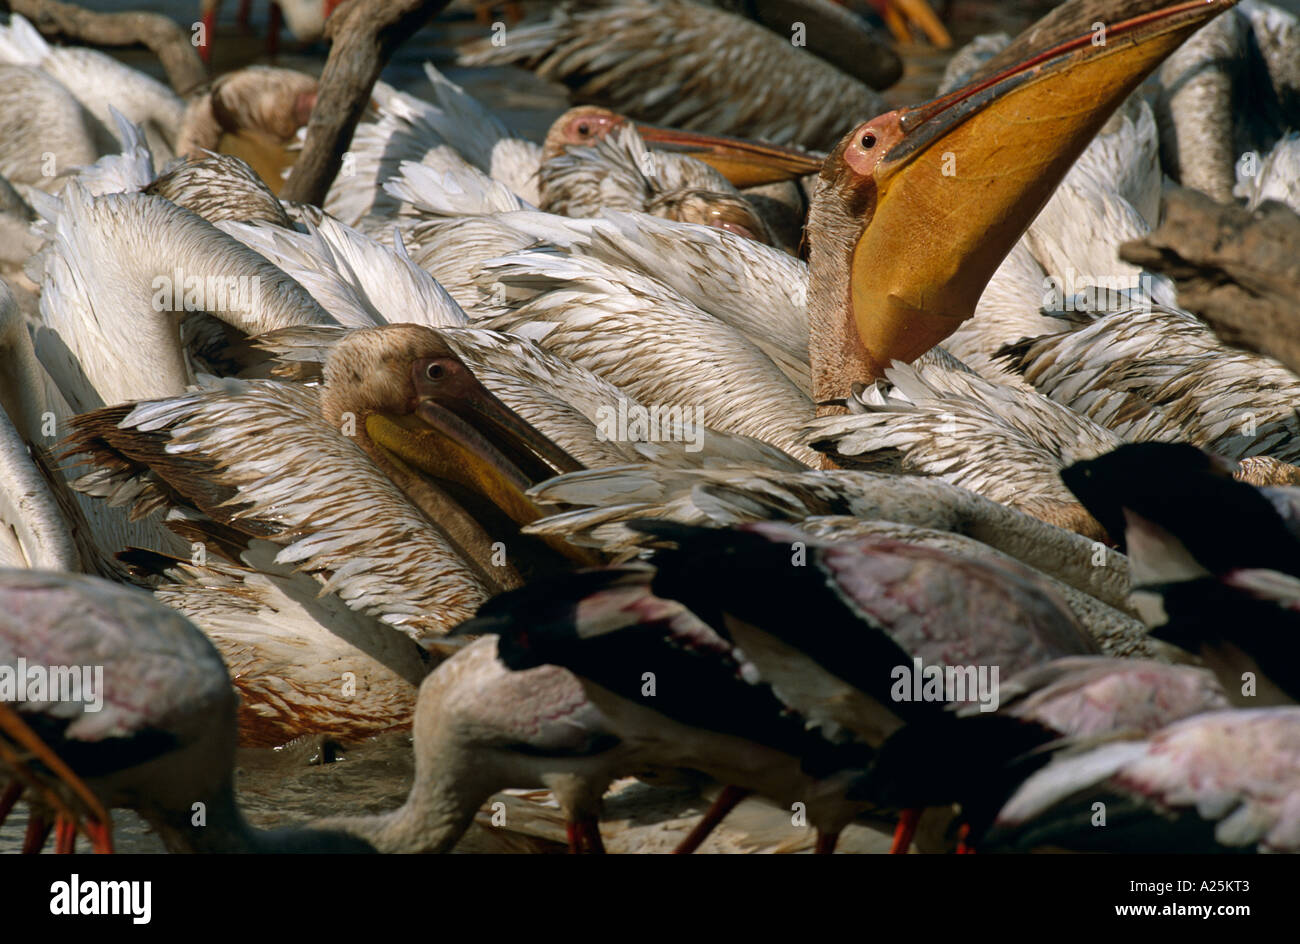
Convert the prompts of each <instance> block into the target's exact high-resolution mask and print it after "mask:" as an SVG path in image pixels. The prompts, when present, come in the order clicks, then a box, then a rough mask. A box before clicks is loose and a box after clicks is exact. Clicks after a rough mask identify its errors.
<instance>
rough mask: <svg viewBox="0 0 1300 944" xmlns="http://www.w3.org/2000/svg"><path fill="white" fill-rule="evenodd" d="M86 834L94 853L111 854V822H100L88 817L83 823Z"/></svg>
mask: <svg viewBox="0 0 1300 944" xmlns="http://www.w3.org/2000/svg"><path fill="white" fill-rule="evenodd" d="M83 828H84V829H85V832H86V835H87V836H88V837H89V838H90V847H91V849H92V850H93V851H94V853H95V854H96V855H112V853H113V824H112V823H101V822H99V821H98V820H93V819H88V820H86V822H85V824H84V825H83Z"/></svg>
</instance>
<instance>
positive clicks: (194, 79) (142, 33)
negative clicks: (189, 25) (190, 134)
mask: <svg viewBox="0 0 1300 944" xmlns="http://www.w3.org/2000/svg"><path fill="white" fill-rule="evenodd" d="M8 5H9V9H10V10H11V11H12V12H14V13H18V14H21V15H22V16H25V17H26V18H27V19H29V20H31V22H32V25H33V26H35V27H36V28H37V29H38V30H40V31H41V33H43V34H44V35H46V36H55V37H60V38H63V39H72V40H76V41H77V42H79V43H83V44H86V45H90V46H136V45H142V46H146V47H148V48H149V49H150V50H151V51H152V52H153V53H154V55H156V56H157V57H158V59H159V61H160V62H162V65H163V68H164V69H165V70H166V71H167V81H169V82H170V83H171V86H172V88H173V89H175V90H176V94H178V95H188V94H189V93H190V92H192V91H194V90H195V89H196V88H198V87H199V86H200V85H202V84H203V83H204V82H206V81H207V80H208V73H207V70H206V69H205V68H204V67H203V61H202V60H201V59H200V58H199V53H198V50H196V49H195V48H194V45H193V43H192V42H191V41H190V34H189V33H188V32H187V31H186V30H185V28H184V27H182V26H181V25H180V24H178V23H176V22H175V21H174V20H172V19H170V18H169V17H166V16H163V15H162V14H160V13H94V12H92V11H90V10H84V9H82V8H81V7H79V6H76V5H74V4H71V3H62V2H60V0H8Z"/></svg>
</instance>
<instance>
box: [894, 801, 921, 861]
mask: <svg viewBox="0 0 1300 944" xmlns="http://www.w3.org/2000/svg"><path fill="white" fill-rule="evenodd" d="M920 821H921V811H920V810H919V809H911V810H903V812H902V813H900V814H899V815H898V828H897V829H895V830H894V844H893V845H892V846H890V847H889V854H890V855H907V850H908V849H910V848H912V837H913V836H915V835H916V824H917V823H919V822H920Z"/></svg>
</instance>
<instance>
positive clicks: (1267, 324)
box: [1119, 190, 1300, 374]
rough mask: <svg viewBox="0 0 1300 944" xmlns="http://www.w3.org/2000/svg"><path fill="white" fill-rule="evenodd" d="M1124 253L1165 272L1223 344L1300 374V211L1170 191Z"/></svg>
mask: <svg viewBox="0 0 1300 944" xmlns="http://www.w3.org/2000/svg"><path fill="white" fill-rule="evenodd" d="M1119 254H1120V258H1122V259H1124V260H1125V261H1127V262H1131V263H1133V264H1134V265H1139V266H1142V267H1143V268H1145V269H1150V270H1151V271H1153V272H1160V273H1162V274H1164V275H1167V276H1168V277H1169V278H1170V279H1172V280H1173V281H1174V282H1175V284H1176V285H1177V286H1178V303H1179V304H1180V305H1182V306H1183V307H1184V308H1186V309H1187V310H1188V311H1191V312H1194V313H1195V314H1197V315H1199V316H1200V317H1201V318H1203V319H1204V320H1205V321H1206V322H1208V323H1209V324H1210V326H1211V327H1212V328H1213V329H1214V332H1215V334H1217V335H1218V336H1219V337H1220V338H1221V339H1222V340H1223V341H1224V343H1226V344H1230V345H1232V346H1234V347H1240V348H1245V349H1246V350H1248V351H1256V352H1258V353H1260V354H1265V355H1267V356H1268V357H1272V358H1274V359H1275V360H1278V361H1281V362H1282V363H1283V364H1285V365H1286V366H1287V368H1289V369H1290V370H1291V371H1293V372H1295V373H1297V374H1300V216H1296V214H1295V213H1294V212H1293V211H1292V210H1291V209H1289V208H1288V207H1285V206H1283V205H1282V204H1280V203H1266V204H1264V206H1263V207H1261V208H1260V209H1258V210H1256V211H1255V212H1254V213H1251V212H1250V211H1248V210H1246V209H1244V208H1242V207H1239V206H1230V205H1226V204H1222V203H1217V202H1215V201H1214V200H1212V199H1210V198H1209V197H1207V196H1205V195H1204V194H1202V193H1198V192H1197V191H1195V190H1174V191H1170V192H1169V193H1168V194H1167V196H1166V201H1165V221H1164V223H1162V224H1161V226H1160V228H1159V229H1157V230H1154V231H1152V232H1151V233H1150V234H1148V235H1147V236H1146V237H1145V238H1143V239H1140V240H1135V241H1133V242H1129V243H1125V244H1124V245H1123V246H1121V247H1120V252H1119Z"/></svg>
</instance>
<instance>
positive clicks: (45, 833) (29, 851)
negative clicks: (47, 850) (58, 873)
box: [23, 810, 53, 855]
mask: <svg viewBox="0 0 1300 944" xmlns="http://www.w3.org/2000/svg"><path fill="white" fill-rule="evenodd" d="M52 825H53V824H52V823H50V821H49V820H47V819H46V818H45V817H44V816H42V815H41V814H40V813H37V812H36V811H35V810H32V812H31V816H30V818H29V819H28V820H27V833H26V835H24V836H23V855H36V854H37V853H39V852H40V851H41V849H42V848H43V847H44V846H45V840H46V839H48V838H49V836H50V827H51V826H52Z"/></svg>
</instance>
